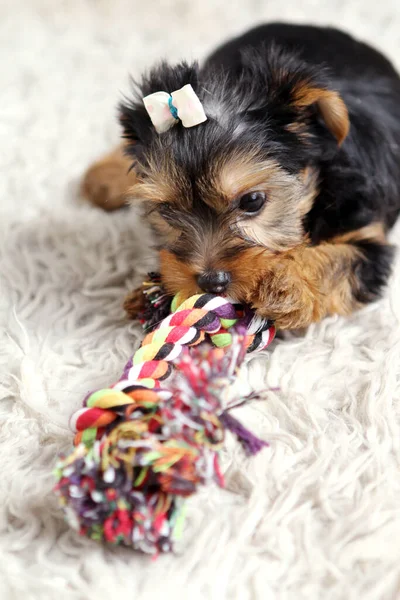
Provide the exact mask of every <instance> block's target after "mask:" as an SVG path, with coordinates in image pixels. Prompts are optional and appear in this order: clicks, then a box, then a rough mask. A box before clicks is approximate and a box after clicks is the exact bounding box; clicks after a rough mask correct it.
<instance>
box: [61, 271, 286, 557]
mask: <svg viewBox="0 0 400 600" xmlns="http://www.w3.org/2000/svg"><path fill="white" fill-rule="evenodd" d="M146 295H147V303H148V306H150V307H153V312H158V314H160V312H164V313H165V312H166V309H167V306H168V310H169V305H170V302H169V301H167V300H166V296H165V295H164V294H163V291H162V288H161V287H160V286H159V285H158V280H157V278H156V276H152V281H151V282H149V284H148V286H147V293H146ZM171 311H172V312H171V313H170V314H168V316H166V317H165V318H164V319H163V320H162V321H161V322H160V323H159V324H158V325H157V327H156V328H155V329H154V330H153V331H151V332H150V333H148V334H147V335H146V337H145V339H144V340H143V343H142V345H141V347H140V348H139V349H138V350H137V351H136V352H135V354H134V355H133V357H132V358H131V360H130V361H129V362H128V364H127V365H126V367H125V369H124V372H123V374H122V377H121V379H120V380H119V381H118V382H117V383H115V384H114V385H113V386H111V387H110V388H109V389H103V390H100V391H97V392H94V393H91V394H90V395H89V396H88V397H87V398H86V399H85V401H84V406H83V408H82V409H81V410H78V411H77V413H76V414H75V415H73V417H72V418H71V427H72V428H73V429H74V430H75V432H76V434H75V440H74V444H75V448H74V450H73V451H72V453H71V454H70V455H69V456H62V457H60V460H59V463H58V465H57V467H56V470H55V475H56V477H57V484H56V486H55V492H56V494H57V495H58V497H59V501H60V504H61V506H62V508H63V510H64V512H65V516H66V518H67V520H68V521H69V523H70V525H71V526H72V527H74V528H75V529H77V530H78V531H79V533H80V534H82V535H86V536H88V537H90V538H92V539H96V540H105V541H107V542H111V543H115V544H119V543H123V544H126V545H130V546H132V547H133V548H135V549H139V550H141V551H144V552H147V553H150V554H157V553H159V552H160V551H161V552H168V551H170V550H171V549H172V544H173V540H174V539H176V538H177V537H179V531H180V529H181V527H182V514H183V513H182V506H183V501H184V499H185V498H187V497H188V496H190V495H192V494H193V493H194V492H195V491H196V489H197V486H198V485H199V484H204V483H206V482H209V481H212V480H213V481H215V482H216V483H217V484H218V485H221V486H223V485H224V481H223V476H222V474H221V471H220V468H219V463H218V453H219V450H220V449H221V447H222V445H223V441H224V435H225V430H226V429H229V430H230V431H232V432H233V433H235V434H236V435H237V436H238V438H239V440H240V441H241V443H242V445H243V446H244V448H245V450H246V451H247V452H248V453H249V454H255V453H256V452H258V451H259V450H260V449H261V448H262V447H264V446H266V445H267V444H266V443H265V442H263V441H261V440H259V439H258V438H256V437H255V436H254V435H253V434H251V433H250V432H249V431H247V429H245V428H244V427H243V426H242V425H241V424H240V423H239V422H238V421H237V420H236V419H235V418H234V417H233V416H232V415H230V414H229V409H230V408H232V407H233V406H232V404H230V405H228V406H224V397H225V396H226V391H227V388H228V387H229V385H230V384H231V383H232V382H233V380H234V377H235V374H236V372H237V369H238V367H239V365H240V364H241V362H242V361H243V359H244V356H245V354H246V351H257V350H262V349H264V348H265V347H267V346H268V345H269V343H270V342H271V341H272V339H273V337H274V334H275V330H274V327H273V325H272V324H271V322H268V321H266V320H264V321H263V320H260V319H257V318H255V317H254V315H253V314H252V313H251V311H249V310H248V309H242V308H241V307H239V306H236V305H233V304H232V303H230V302H229V301H228V300H227V299H225V298H222V297H220V296H215V295H212V294H201V295H196V296H193V297H191V298H189V299H188V300H186V301H185V302H183V303H182V302H180V300H179V296H177V297H175V298H174V299H173V301H172V306H171ZM151 312H152V311H151V310H150V311H149V310H147V311H145V313H144V315H143V318H142V321H144V323H143V324H144V326H145V328H147V329H149V328H153V327H154V323H153V322H152V320H151V318H150V319H149V317H151V316H152V315H151ZM206 339H208V340H211V341H212V342H213V345H212V344H209V343H208V344H207V343H206V344H202V343H201V342H203V341H204V340H206ZM189 347H191V350H190V351H189V349H188V348H189Z"/></svg>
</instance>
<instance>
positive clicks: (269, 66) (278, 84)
mask: <svg viewBox="0 0 400 600" xmlns="http://www.w3.org/2000/svg"><path fill="white" fill-rule="evenodd" d="M242 60H243V67H244V69H245V71H246V74H247V82H244V83H247V85H243V86H242V87H243V89H244V90H245V91H246V93H247V94H248V95H249V96H250V97H251V101H252V105H257V100H256V98H255V95H256V94H260V86H262V87H263V89H264V90H266V91H267V96H266V100H267V106H266V108H267V110H266V115H268V114H272V115H274V116H275V117H276V118H277V120H278V121H279V122H280V123H282V124H284V125H285V127H287V126H289V125H292V126H293V125H295V124H296V122H298V121H300V122H301V121H304V120H308V119H309V118H310V116H314V115H315V112H317V113H319V115H320V117H321V118H322V120H323V121H324V123H325V126H326V127H327V129H328V130H329V131H330V132H331V133H332V135H333V136H334V137H335V138H336V140H337V142H338V144H339V145H340V144H341V143H342V142H343V141H344V139H345V138H346V136H347V134H348V131H349V115H348V112H347V108H346V105H345V103H344V102H343V100H342V98H341V97H340V95H339V93H338V92H336V91H334V90H333V89H332V84H331V74H330V72H329V70H328V69H327V68H326V67H324V66H322V65H317V64H315V65H312V64H309V63H307V62H305V61H304V60H303V59H302V58H300V56H299V55H298V54H296V53H295V52H288V51H286V50H284V49H282V48H281V47H279V46H278V45H276V44H275V43H272V44H268V45H266V46H264V47H262V48H261V49H259V50H254V49H249V50H246V51H245V52H244V53H243V56H242ZM255 82H257V83H255ZM249 90H250V92H252V94H251V93H250V94H249ZM314 108H315V109H316V110H315V111H314V110H312V109H314Z"/></svg>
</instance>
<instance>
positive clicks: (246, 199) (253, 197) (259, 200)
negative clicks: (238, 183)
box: [239, 192, 267, 215]
mask: <svg viewBox="0 0 400 600" xmlns="http://www.w3.org/2000/svg"><path fill="white" fill-rule="evenodd" d="M266 200H267V198H266V196H265V194H264V192H250V193H249V194H244V195H243V196H242V197H241V198H240V201H239V208H240V210H243V211H244V212H245V213H246V214H249V215H252V214H254V213H258V212H259V211H260V210H261V209H262V207H263V206H264V204H265V202H266Z"/></svg>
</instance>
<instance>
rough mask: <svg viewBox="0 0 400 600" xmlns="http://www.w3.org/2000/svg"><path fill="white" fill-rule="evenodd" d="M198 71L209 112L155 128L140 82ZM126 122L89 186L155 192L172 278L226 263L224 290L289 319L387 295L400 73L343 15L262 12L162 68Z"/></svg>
mask: <svg viewBox="0 0 400 600" xmlns="http://www.w3.org/2000/svg"><path fill="white" fill-rule="evenodd" d="M187 83H190V84H191V85H192V86H193V88H194V90H195V92H196V93H197V95H198V96H199V98H200V100H201V102H202V104H203V106H204V109H205V112H206V114H207V117H208V120H207V121H206V122H205V123H203V124H201V125H199V126H197V127H193V128H189V129H185V128H184V127H182V125H181V124H178V125H176V126H175V127H173V128H172V129H171V130H169V131H168V132H166V133H164V134H161V135H158V134H157V133H156V132H155V130H154V128H153V126H152V124H151V121H150V119H149V117H148V115H147V113H146V111H145V108H144V106H143V103H142V102H141V97H142V96H144V95H147V94H150V93H152V92H156V91H160V90H163V91H168V92H172V91H174V90H176V89H179V88H180V87H182V86H184V85H185V84H187ZM120 121H121V124H122V127H123V130H124V138H125V142H124V144H125V146H124V149H123V150H122V149H120V150H119V151H117V154H113V162H110V163H107V161H104V160H103V162H102V163H99V164H97V165H95V166H94V167H92V168H91V170H90V171H89V173H88V175H87V177H86V179H85V182H84V186H85V188H86V195H88V196H89V197H91V199H92V200H93V201H94V202H96V203H99V202H100V203H101V204H103V205H104V204H106V206H107V199H108V201H109V203H110V205H109V206H110V208H114V207H115V205H120V204H121V203H122V201H123V198H124V197H125V195H124V194H123V192H122V191H121V190H124V189H126V190H128V188H129V196H130V197H131V198H133V199H135V198H137V199H138V200H140V201H141V202H142V203H143V207H144V211H145V215H146V218H147V219H148V220H149V222H150V223H151V224H152V226H153V228H154V229H155V231H156V233H157V240H158V250H159V255H160V270H161V274H162V278H163V282H164V284H165V286H166V288H167V289H168V291H169V292H171V293H175V292H177V291H178V290H179V291H183V292H184V293H185V294H187V295H189V294H192V293H194V292H197V291H199V288H200V287H201V286H200V285H199V281H201V278H200V279H199V277H201V275H202V274H204V273H214V272H222V273H228V274H229V285H228V287H227V288H226V291H227V293H229V294H230V295H232V296H234V297H236V298H238V299H239V300H241V301H245V302H248V303H250V304H251V305H252V306H253V307H254V308H255V309H256V310H257V311H258V312H259V313H260V314H262V315H265V316H268V317H270V318H273V319H275V320H276V324H277V326H278V327H280V328H298V327H304V326H307V325H308V324H310V323H311V322H313V321H318V320H320V319H322V318H323V317H324V316H326V315H328V314H334V313H338V314H344V315H346V314H349V313H351V312H352V311H353V310H355V309H357V308H359V307H360V306H362V305H364V304H365V303H368V302H370V301H373V300H375V299H376V298H378V297H379V296H380V295H381V292H382V289H383V287H384V285H385V284H386V282H387V279H388V276H389V273H390V268H391V262H392V256H393V249H392V247H391V246H390V245H389V244H388V242H387V240H386V235H387V231H388V230H389V228H390V227H391V226H392V225H393V223H394V222H395V219H396V217H397V215H398V212H399V209H400V80H399V77H398V75H397V73H396V72H395V70H394V69H393V67H392V65H391V64H390V63H389V62H388V61H387V60H386V59H385V58H384V57H383V56H382V55H381V54H379V53H378V52H376V51H375V50H373V49H371V48H370V47H368V46H367V45H365V44H363V43H361V42H357V41H355V40H354V39H353V38H351V37H350V36H348V35H346V34H344V33H341V32H339V31H337V30H334V29H323V28H317V27H306V26H290V25H281V24H272V25H265V26H261V27H259V28H257V29H254V30H252V31H250V32H248V33H247V34H245V35H244V36H242V37H240V38H237V39H234V40H232V41H231V42H228V43H227V44H225V45H224V46H222V47H221V48H220V49H218V50H217V51H216V52H215V53H214V54H213V55H212V56H211V57H210V58H209V59H208V60H207V61H206V63H205V64H204V66H203V67H202V68H199V67H198V66H197V65H196V64H195V65H188V64H186V63H182V64H180V65H177V66H175V67H171V66H169V65H167V64H165V63H162V64H161V65H160V66H159V67H156V68H155V69H154V70H152V71H151V72H150V73H149V75H148V76H145V77H144V78H143V81H142V83H141V84H140V86H139V88H138V90H137V92H136V95H135V96H134V99H133V100H132V101H131V102H129V103H123V104H122V105H121V106H120ZM118 152H119V154H118ZM127 155H128V156H130V165H131V166H132V165H133V169H132V170H131V171H130V172H129V174H127V173H128V169H127V166H128V164H127V158H126V156H127ZM115 161H117V169H115V165H116V162H115ZM118 165H119V167H118ZM111 167H112V168H111ZM118 168H119V181H118V186H115V173H116V172H117V173H118ZM107 170H109V171H110V174H111V172H112V174H113V178H114V179H113V181H114V184H113V185H114V188H115V189H116V188H117V189H118V193H117V194H116V193H114V192H113V189H112V188H111V187H110V189H109V190H108V193H107V189H106V191H104V189H105V187H106V188H107V184H105V186H104V182H106V181H107V177H108V175H107ZM110 179H112V178H111V177H110ZM117 179H118V175H117ZM97 180H98V181H101V182H103V185H102V186H101V185H96V181H97ZM100 189H102V197H101V199H100V195H101V194H100V192H99V190H100ZM88 190H89V192H88ZM250 192H260V193H262V194H264V195H265V198H266V203H265V205H264V206H263V207H262V209H261V210H260V211H259V212H258V213H257V214H251V215H249V214H246V213H245V212H244V211H243V210H242V209H241V205H242V204H241V198H243V195H245V194H248V193H250ZM129 307H130V308H131V312H132V313H134V312H135V311H136V309H137V297H136V296H135V297H134V298H133V300H132V299H131V303H130V304H129V303H128V308H129Z"/></svg>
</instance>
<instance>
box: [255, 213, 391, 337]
mask: <svg viewBox="0 0 400 600" xmlns="http://www.w3.org/2000/svg"><path fill="white" fill-rule="evenodd" d="M392 254H393V251H392V248H391V246H390V245H388V244H387V242H386V238H385V234H384V227H383V226H382V225H381V224H380V223H374V224H371V225H369V226H366V227H364V228H362V229H359V230H357V231H352V232H350V233H348V234H345V235H342V236H338V237H337V238H334V239H333V240H331V241H330V242H326V243H322V244H320V245H319V246H313V247H310V246H300V247H298V248H294V249H292V250H289V251H287V252H282V253H280V254H278V255H275V256H264V255H263V254H259V256H253V257H252V256H250V255H249V257H248V260H249V265H250V266H251V268H252V269H253V270H254V269H255V268H257V269H258V271H259V275H258V278H257V279H258V281H257V282H256V286H255V288H254V289H253V291H251V292H250V293H249V295H248V298H247V301H248V302H249V303H251V304H252V305H253V307H254V308H255V309H256V310H257V311H258V313H259V314H260V315H262V316H267V317H269V318H272V319H274V320H275V323H276V325H277V327H278V328H279V329H297V328H303V327H307V326H308V325H310V324H311V323H312V322H315V321H319V320H320V319H322V318H323V317H325V316H326V315H332V314H339V315H348V314H350V313H351V312H352V311H354V310H356V309H358V308H360V307H361V306H363V305H364V304H365V303H367V302H371V301H373V300H375V299H377V298H378V297H379V295H380V291H381V288H382V287H383V285H384V283H385V281H386V280H387V278H388V276H389V273H390V264H391V258H392ZM250 266H249V269H250Z"/></svg>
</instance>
